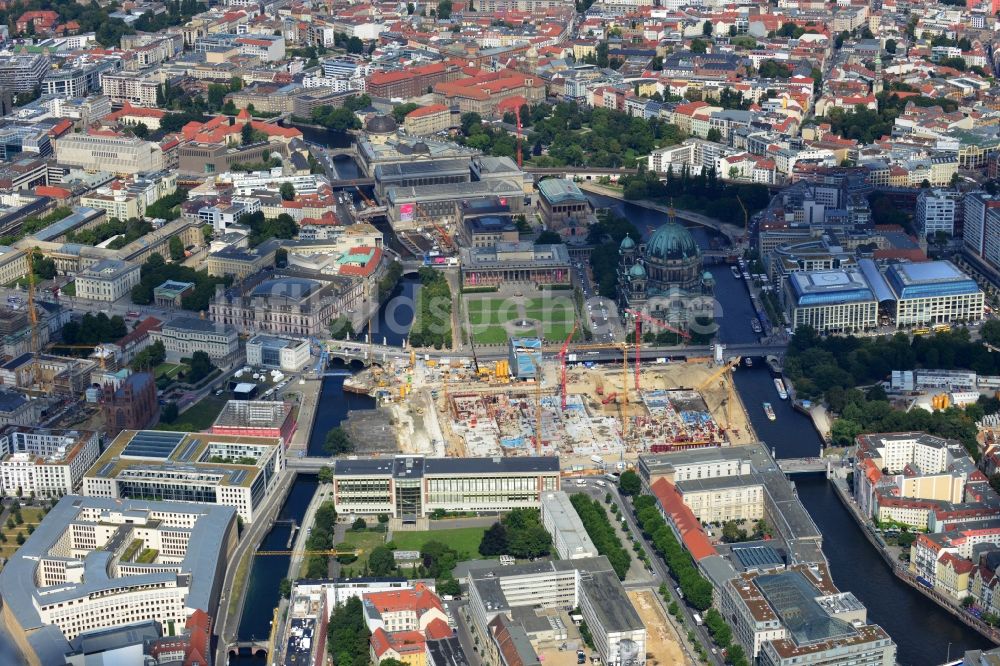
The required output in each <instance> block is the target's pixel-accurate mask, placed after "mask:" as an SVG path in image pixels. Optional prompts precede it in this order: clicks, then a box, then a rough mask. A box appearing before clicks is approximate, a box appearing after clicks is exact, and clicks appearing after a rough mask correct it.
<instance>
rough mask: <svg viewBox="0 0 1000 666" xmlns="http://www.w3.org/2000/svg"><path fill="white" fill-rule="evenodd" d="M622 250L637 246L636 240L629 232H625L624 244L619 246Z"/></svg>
mask: <svg viewBox="0 0 1000 666" xmlns="http://www.w3.org/2000/svg"><path fill="white" fill-rule="evenodd" d="M618 247H619V249H622V250H631V249H634V248H635V241H634V240H632V237H631V236H629V235H628V234H625V238H623V239H622V244H621V245H619V246H618Z"/></svg>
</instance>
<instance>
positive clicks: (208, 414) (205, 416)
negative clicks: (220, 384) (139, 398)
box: [156, 395, 226, 432]
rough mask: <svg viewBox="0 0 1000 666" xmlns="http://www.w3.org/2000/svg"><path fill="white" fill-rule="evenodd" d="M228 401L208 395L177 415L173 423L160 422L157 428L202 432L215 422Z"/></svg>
mask: <svg viewBox="0 0 1000 666" xmlns="http://www.w3.org/2000/svg"><path fill="white" fill-rule="evenodd" d="M225 404H226V401H225V400H223V399H222V398H217V397H215V396H214V395H208V396H205V397H204V398H202V399H201V400H200V401H198V402H196V403H195V404H193V405H191V406H190V407H189V408H188V409H187V411H185V412H184V413H183V414H181V415H180V416H178V417H177V420H176V421H174V422H173V423H158V424H156V430H173V431H177V432H201V431H203V430H207V429H208V428H210V427H211V426H212V424H213V423H215V419H216V418H217V417H218V416H219V412H221V411H222V407H223V406H224V405H225Z"/></svg>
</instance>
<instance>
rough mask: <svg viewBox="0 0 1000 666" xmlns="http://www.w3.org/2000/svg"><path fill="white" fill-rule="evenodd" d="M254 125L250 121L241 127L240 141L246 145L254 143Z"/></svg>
mask: <svg viewBox="0 0 1000 666" xmlns="http://www.w3.org/2000/svg"><path fill="white" fill-rule="evenodd" d="M253 139H254V136H253V125H251V124H250V123H249V122H247V123H244V124H243V127H242V129H240V142H241V143H242V144H243V145H244V146H249V145H250V144H252V143H253Z"/></svg>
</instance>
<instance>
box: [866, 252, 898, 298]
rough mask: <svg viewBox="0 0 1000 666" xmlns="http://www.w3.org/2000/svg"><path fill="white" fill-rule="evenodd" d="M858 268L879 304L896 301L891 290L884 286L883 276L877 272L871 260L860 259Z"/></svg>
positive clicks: (886, 285)
mask: <svg viewBox="0 0 1000 666" xmlns="http://www.w3.org/2000/svg"><path fill="white" fill-rule="evenodd" d="M858 268H860V269H861V274H862V275H864V276H865V280H867V281H868V286H869V287H871V288H872V292H873V293H874V294H875V298H876V299H877V300H878V302H879V303H882V302H884V301H894V300H896V295H895V294H894V293H892V289H890V288H889V285H888V284H886V282H885V276H884V275H882V273H881V271H879V269H878V266H876V265H875V262H874V261H872V260H871V259H862V260H860V261H859V262H858Z"/></svg>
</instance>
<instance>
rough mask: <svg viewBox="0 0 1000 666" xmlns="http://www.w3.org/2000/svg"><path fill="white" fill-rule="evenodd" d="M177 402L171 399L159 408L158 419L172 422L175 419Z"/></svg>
mask: <svg viewBox="0 0 1000 666" xmlns="http://www.w3.org/2000/svg"><path fill="white" fill-rule="evenodd" d="M177 416H178V409H177V403H176V402H174V401H173V400H171V401H170V402H168V403H167V404H166V405H164V406H163V409H161V410H160V421H161V422H163V423H173V422H174V421H176V420H177Z"/></svg>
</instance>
